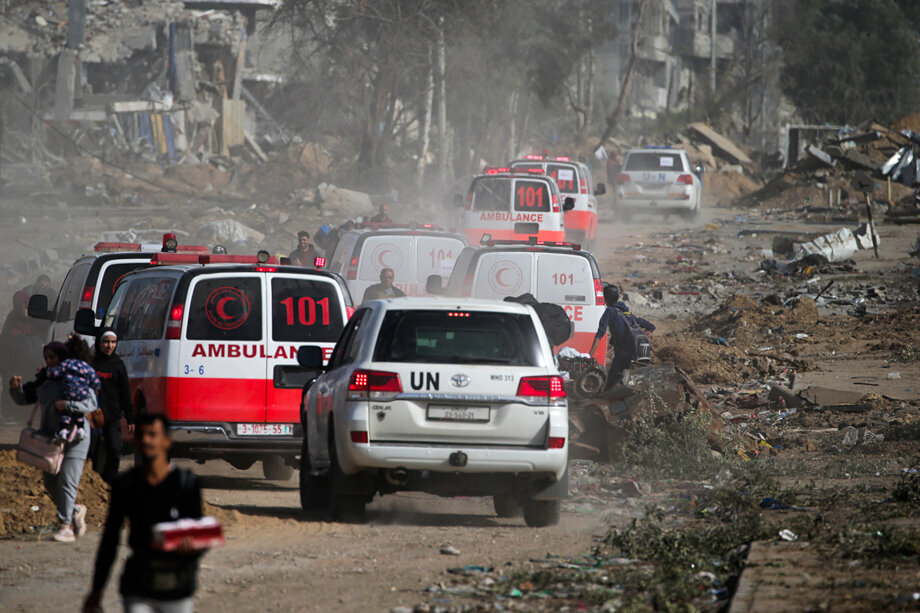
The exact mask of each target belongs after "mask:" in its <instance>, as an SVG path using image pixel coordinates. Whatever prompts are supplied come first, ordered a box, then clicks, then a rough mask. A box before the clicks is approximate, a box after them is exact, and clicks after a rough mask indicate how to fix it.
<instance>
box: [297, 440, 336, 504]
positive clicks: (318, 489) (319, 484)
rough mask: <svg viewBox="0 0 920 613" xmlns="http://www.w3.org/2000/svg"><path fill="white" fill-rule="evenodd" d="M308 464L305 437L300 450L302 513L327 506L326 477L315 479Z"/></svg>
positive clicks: (327, 490)
mask: <svg viewBox="0 0 920 613" xmlns="http://www.w3.org/2000/svg"><path fill="white" fill-rule="evenodd" d="M312 472H313V467H312V465H311V464H310V450H309V449H308V448H307V437H304V439H303V445H302V446H301V448H300V506H301V508H302V509H303V510H304V513H309V512H310V511H317V510H322V509H325V508H326V507H328V506H329V484H328V483H327V481H328V479H327V478H326V477H317V476H316V475H314V474H311V473H312Z"/></svg>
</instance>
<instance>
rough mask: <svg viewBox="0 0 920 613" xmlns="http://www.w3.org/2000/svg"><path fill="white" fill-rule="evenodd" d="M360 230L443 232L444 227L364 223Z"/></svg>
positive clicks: (421, 224) (417, 224) (433, 224)
mask: <svg viewBox="0 0 920 613" xmlns="http://www.w3.org/2000/svg"><path fill="white" fill-rule="evenodd" d="M357 227H358V228H361V229H364V228H370V229H372V230H443V229H444V228H443V227H442V226H439V225H438V224H435V223H415V222H412V223H393V222H391V221H362V222H361V223H359V224H357Z"/></svg>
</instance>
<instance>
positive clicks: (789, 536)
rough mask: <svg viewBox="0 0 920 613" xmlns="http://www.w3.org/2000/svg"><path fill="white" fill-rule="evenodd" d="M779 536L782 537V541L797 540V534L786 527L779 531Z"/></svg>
mask: <svg viewBox="0 0 920 613" xmlns="http://www.w3.org/2000/svg"><path fill="white" fill-rule="evenodd" d="M779 538H781V539H783V540H784V541H789V542H790V543H791V542H792V541H796V540H798V538H799V535H798V534H796V533H795V532H793V531H792V530H789V529H788V528H786V529H783V530H780V531H779Z"/></svg>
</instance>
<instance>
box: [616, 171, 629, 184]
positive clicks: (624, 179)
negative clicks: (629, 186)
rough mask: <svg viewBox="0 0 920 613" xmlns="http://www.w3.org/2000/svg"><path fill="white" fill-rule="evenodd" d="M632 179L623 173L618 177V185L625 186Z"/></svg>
mask: <svg viewBox="0 0 920 613" xmlns="http://www.w3.org/2000/svg"><path fill="white" fill-rule="evenodd" d="M630 181H632V179H630V178H629V175H628V174H626V173H625V172H621V173H620V174H618V175H617V185H623V184H624V183H629V182H630Z"/></svg>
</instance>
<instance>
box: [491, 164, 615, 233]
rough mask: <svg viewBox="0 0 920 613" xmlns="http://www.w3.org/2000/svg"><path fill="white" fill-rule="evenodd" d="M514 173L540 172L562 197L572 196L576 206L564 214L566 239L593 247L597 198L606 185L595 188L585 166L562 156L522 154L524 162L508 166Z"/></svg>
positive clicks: (596, 218) (601, 184)
mask: <svg viewBox="0 0 920 613" xmlns="http://www.w3.org/2000/svg"><path fill="white" fill-rule="evenodd" d="M508 166H510V167H511V169H512V170H514V171H522V170H526V171H530V170H543V171H544V172H546V174H547V176H549V177H550V178H551V179H552V180H553V181H555V182H556V185H558V186H559V193H560V194H562V196H563V197H567V196H568V197H571V198H572V199H573V200H574V201H575V206H574V207H573V208H572V210H571V211H566V212H565V240H566V241H569V242H572V243H579V244H582V245H590V244H593V243H594V241H595V240H596V239H597V220H598V217H597V197H598V196H601V195H603V194H605V193H607V186H606V185H604V184H603V183H598V184H597V187H595V186H594V179H593V177H592V176H591V169H590V168H588V165H587V164H584V163H582V162H578V161H575V160H572V159H571V158H569V157H565V156H549V155H538V154H534V155H525V156H524V158H523V159H520V160H512V161H511V162H509V163H508Z"/></svg>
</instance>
